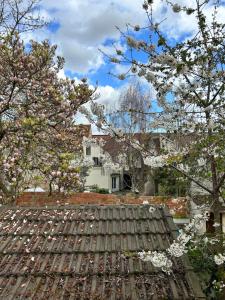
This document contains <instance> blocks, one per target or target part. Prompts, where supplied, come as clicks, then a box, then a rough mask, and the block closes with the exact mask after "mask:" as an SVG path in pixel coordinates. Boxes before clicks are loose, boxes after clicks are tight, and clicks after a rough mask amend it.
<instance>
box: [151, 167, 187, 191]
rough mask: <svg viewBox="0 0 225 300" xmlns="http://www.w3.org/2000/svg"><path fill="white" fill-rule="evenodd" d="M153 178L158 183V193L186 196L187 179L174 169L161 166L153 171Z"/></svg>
mask: <svg viewBox="0 0 225 300" xmlns="http://www.w3.org/2000/svg"><path fill="white" fill-rule="evenodd" d="M154 179H155V181H156V183H157V184H158V187H159V188H158V194H159V195H160V196H161V195H167V196H186V191H187V188H188V181H187V180H186V179H184V178H183V177H181V175H180V174H179V173H178V172H177V171H176V170H171V169H169V168H166V167H163V168H158V169H157V170H156V171H155V173H154Z"/></svg>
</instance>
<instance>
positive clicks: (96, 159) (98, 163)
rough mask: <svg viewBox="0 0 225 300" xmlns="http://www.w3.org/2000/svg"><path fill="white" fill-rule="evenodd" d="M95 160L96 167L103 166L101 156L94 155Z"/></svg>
mask: <svg viewBox="0 0 225 300" xmlns="http://www.w3.org/2000/svg"><path fill="white" fill-rule="evenodd" d="M93 161H94V166H95V167H96V166H99V167H100V166H101V165H102V164H101V161H100V160H99V158H98V157H93Z"/></svg>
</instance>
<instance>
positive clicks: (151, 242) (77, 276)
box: [0, 205, 204, 300]
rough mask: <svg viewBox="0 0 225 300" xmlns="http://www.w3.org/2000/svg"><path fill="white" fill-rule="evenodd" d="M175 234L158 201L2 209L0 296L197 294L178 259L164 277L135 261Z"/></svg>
mask: <svg viewBox="0 0 225 300" xmlns="http://www.w3.org/2000/svg"><path fill="white" fill-rule="evenodd" d="M175 236H176V227H175V225H174V224H173V222H172V218H171V216H170V215H169V214H168V211H167V210H166V208H162V207H159V206H158V207H157V208H156V210H155V212H154V213H152V214H150V213H149V206H148V205H123V206H122V205H111V206H100V205H86V206H84V205H83V206H82V205H74V206H70V207H52V208H45V209H44V208H37V207H36V208H21V207H15V208H2V209H1V211H0V299H12V300H14V299H54V300H57V299H77V300H78V299H79V300H80V299H86V300H89V299H93V300H94V299H95V300H97V299H98V300H100V299H115V300H116V299H118V300H123V299H124V300H125V299H126V300H139V299H140V300H144V299H179V300H180V299H188V300H189V299H204V296H203V294H202V293H201V290H200V288H199V286H198V281H197V280H196V279H195V275H194V273H193V271H192V269H191V268H190V267H187V268H186V265H185V264H184V263H183V260H182V261H181V260H176V261H175V262H174V268H173V273H172V274H171V275H170V276H168V275H166V274H164V273H163V272H161V271H160V270H158V269H156V268H154V267H153V266H152V265H151V263H149V262H142V261H141V260H140V259H139V258H138V257H137V255H136V253H137V251H141V250H143V249H144V250H165V249H166V248H167V247H168V245H169V243H170V242H171V241H172V240H173V239H174V237H175Z"/></svg>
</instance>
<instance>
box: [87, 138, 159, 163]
mask: <svg viewBox="0 0 225 300" xmlns="http://www.w3.org/2000/svg"><path fill="white" fill-rule="evenodd" d="M125 136H126V135H125ZM92 138H93V139H96V140H100V139H101V140H103V141H104V142H105V144H104V146H103V147H102V148H103V150H104V151H106V152H108V153H109V154H110V155H111V157H112V158H115V157H117V156H118V154H120V153H121V151H124V147H125V149H126V150H127V148H129V147H131V148H130V149H131V150H132V151H134V148H133V147H132V146H131V143H130V141H131V140H136V141H138V142H139V143H140V144H145V145H148V147H149V145H151V148H152V149H154V150H156V151H159V149H160V137H159V134H155V133H133V134H127V140H126V141H123V140H119V139H117V138H116V137H114V136H110V135H107V134H105V135H92Z"/></svg>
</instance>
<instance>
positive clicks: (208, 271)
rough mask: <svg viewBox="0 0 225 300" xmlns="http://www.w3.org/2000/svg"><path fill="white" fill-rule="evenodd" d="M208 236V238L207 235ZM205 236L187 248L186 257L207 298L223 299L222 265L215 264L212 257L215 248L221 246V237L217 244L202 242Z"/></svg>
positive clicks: (223, 274)
mask: <svg viewBox="0 0 225 300" xmlns="http://www.w3.org/2000/svg"><path fill="white" fill-rule="evenodd" d="M208 237H209V238H210V236H209V235H208ZM206 238H207V237H205V238H202V242H201V243H199V244H198V246H195V247H193V248H191V247H190V248H189V250H188V257H189V259H190V262H191V265H192V266H193V268H194V271H195V272H196V273H197V275H198V277H199V279H200V282H201V284H202V288H203V290H204V292H205V294H206V296H207V299H224V298H223V295H222V293H223V288H222V285H223V283H224V282H225V270H224V266H223V265H220V266H218V265H216V264H215V262H214V260H213V259H212V257H213V256H212V254H213V253H217V252H218V251H217V250H218V249H217V248H218V247H221V245H222V240H223V238H222V240H221V241H220V242H219V243H218V244H211V245H210V244H208V243H205V242H204V239H206ZM222 247H223V246H222ZM220 250H221V249H220ZM219 252H220V251H219Z"/></svg>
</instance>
